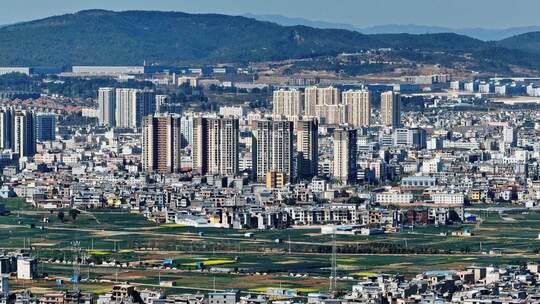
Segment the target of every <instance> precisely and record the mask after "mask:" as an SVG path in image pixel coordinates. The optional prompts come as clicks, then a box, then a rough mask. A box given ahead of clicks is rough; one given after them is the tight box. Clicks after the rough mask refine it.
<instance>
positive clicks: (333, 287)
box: [328, 225, 337, 297]
mask: <svg viewBox="0 0 540 304" xmlns="http://www.w3.org/2000/svg"><path fill="white" fill-rule="evenodd" d="M336 255H337V248H336V226H335V225H332V257H331V261H330V264H331V270H330V286H329V288H328V292H329V293H330V295H331V296H332V297H334V296H335V294H336V291H337V258H336Z"/></svg>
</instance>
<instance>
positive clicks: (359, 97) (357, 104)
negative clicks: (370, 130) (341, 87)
mask: <svg viewBox="0 0 540 304" xmlns="http://www.w3.org/2000/svg"><path fill="white" fill-rule="evenodd" d="M342 101H343V104H345V105H346V106H347V111H346V112H347V123H349V125H351V126H353V127H355V128H359V127H366V126H369V125H370V123H371V93H370V92H369V91H367V90H361V91H353V90H349V91H346V92H343V93H342Z"/></svg>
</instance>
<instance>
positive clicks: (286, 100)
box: [273, 90, 303, 116]
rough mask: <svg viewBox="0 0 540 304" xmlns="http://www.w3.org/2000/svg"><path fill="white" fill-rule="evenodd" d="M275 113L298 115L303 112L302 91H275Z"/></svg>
mask: <svg viewBox="0 0 540 304" xmlns="http://www.w3.org/2000/svg"><path fill="white" fill-rule="evenodd" d="M273 104H274V108H273V114H274V115H284V116H298V115H301V114H302V111H303V109H302V108H303V107H302V93H301V92H300V91H298V90H278V91H274V96H273Z"/></svg>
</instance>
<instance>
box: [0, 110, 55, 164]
mask: <svg viewBox="0 0 540 304" xmlns="http://www.w3.org/2000/svg"><path fill="white" fill-rule="evenodd" d="M55 137H56V115H54V114H48V113H38V114H35V113H34V112H32V111H29V110H19V109H15V108H13V107H5V108H1V109H0V149H1V150H11V151H12V152H13V153H17V154H18V155H19V157H31V156H34V155H35V153H36V143H37V141H46V140H54V139H55Z"/></svg>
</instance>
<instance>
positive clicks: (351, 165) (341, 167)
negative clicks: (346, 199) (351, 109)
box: [333, 129, 357, 183]
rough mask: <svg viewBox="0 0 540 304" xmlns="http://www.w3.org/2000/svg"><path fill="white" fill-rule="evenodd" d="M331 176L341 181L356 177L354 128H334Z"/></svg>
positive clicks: (348, 180)
mask: <svg viewBox="0 0 540 304" xmlns="http://www.w3.org/2000/svg"><path fill="white" fill-rule="evenodd" d="M333 139H334V166H333V167H334V168H333V170H334V173H333V177H334V179H336V180H339V181H341V182H343V183H355V182H356V179H357V164H356V161H357V147H356V141H357V132H356V130H354V129H335V130H334V134H333Z"/></svg>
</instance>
